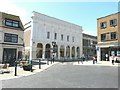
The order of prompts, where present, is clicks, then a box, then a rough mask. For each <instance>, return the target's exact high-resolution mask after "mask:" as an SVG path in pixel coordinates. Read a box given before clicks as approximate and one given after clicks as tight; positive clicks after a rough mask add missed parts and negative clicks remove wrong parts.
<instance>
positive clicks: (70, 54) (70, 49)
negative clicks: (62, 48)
mask: <svg viewBox="0 0 120 90" xmlns="http://www.w3.org/2000/svg"><path fill="white" fill-rule="evenodd" d="M71 54H72V47H71V46H70V59H72V55H71Z"/></svg>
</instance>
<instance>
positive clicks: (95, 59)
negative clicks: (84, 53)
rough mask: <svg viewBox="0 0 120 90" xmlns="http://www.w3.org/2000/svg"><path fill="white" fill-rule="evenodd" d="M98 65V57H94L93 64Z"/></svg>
mask: <svg viewBox="0 0 120 90" xmlns="http://www.w3.org/2000/svg"><path fill="white" fill-rule="evenodd" d="M95 63H97V56H93V64H95Z"/></svg>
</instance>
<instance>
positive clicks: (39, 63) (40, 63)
mask: <svg viewBox="0 0 120 90" xmlns="http://www.w3.org/2000/svg"><path fill="white" fill-rule="evenodd" d="M39 69H41V59H39Z"/></svg>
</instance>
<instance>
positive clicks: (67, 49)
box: [66, 46, 70, 58]
mask: <svg viewBox="0 0 120 90" xmlns="http://www.w3.org/2000/svg"><path fill="white" fill-rule="evenodd" d="M66 57H67V58H70V47H69V46H67V47H66Z"/></svg>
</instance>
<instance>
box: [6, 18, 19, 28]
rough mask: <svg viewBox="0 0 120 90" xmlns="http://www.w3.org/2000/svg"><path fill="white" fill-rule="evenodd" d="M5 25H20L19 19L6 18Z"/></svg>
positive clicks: (16, 26)
mask: <svg viewBox="0 0 120 90" xmlns="http://www.w3.org/2000/svg"><path fill="white" fill-rule="evenodd" d="M5 25H6V26H10V27H15V28H18V27H19V21H15V20H11V19H5Z"/></svg>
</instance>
